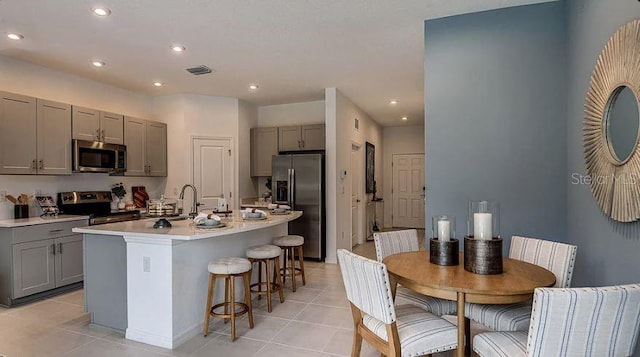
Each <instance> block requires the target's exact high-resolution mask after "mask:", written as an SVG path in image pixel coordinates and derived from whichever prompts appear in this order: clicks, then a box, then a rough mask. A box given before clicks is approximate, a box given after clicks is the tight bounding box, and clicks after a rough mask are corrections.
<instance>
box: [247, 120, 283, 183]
mask: <svg viewBox="0 0 640 357" xmlns="http://www.w3.org/2000/svg"><path fill="white" fill-rule="evenodd" d="M273 155H278V128H254V129H251V176H271V157H272V156H273Z"/></svg>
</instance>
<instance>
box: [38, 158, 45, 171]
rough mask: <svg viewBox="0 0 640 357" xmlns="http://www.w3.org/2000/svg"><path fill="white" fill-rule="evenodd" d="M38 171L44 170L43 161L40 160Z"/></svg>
mask: <svg viewBox="0 0 640 357" xmlns="http://www.w3.org/2000/svg"><path fill="white" fill-rule="evenodd" d="M38 168H39V169H40V170H44V160H40V165H39V167H38Z"/></svg>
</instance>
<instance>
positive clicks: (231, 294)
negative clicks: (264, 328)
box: [202, 258, 253, 342]
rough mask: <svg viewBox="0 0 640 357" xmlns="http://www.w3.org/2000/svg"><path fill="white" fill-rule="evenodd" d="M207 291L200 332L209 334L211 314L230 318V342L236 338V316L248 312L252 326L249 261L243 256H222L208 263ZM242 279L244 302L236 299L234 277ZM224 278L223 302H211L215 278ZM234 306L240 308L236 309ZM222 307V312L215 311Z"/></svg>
mask: <svg viewBox="0 0 640 357" xmlns="http://www.w3.org/2000/svg"><path fill="white" fill-rule="evenodd" d="M208 268H209V291H208V294H207V309H206V310H205V313H204V327H203V328H202V334H203V335H204V337H207V335H208V334H209V318H210V317H211V316H213V317H217V318H222V319H224V321H225V322H226V321H227V319H230V320H231V342H233V341H235V340H236V316H241V315H244V314H245V313H248V314H249V328H253V313H252V311H251V293H250V288H249V283H250V281H249V280H250V279H251V262H249V260H247V259H245V258H224V259H218V260H214V261H212V262H210V263H209V267H208ZM240 277H241V278H242V279H243V280H244V302H239V301H235V300H236V298H235V297H236V286H235V278H240ZM217 278H224V302H221V303H219V304H215V305H213V306H211V305H212V304H213V297H214V292H215V286H216V279H217ZM236 306H237V307H240V310H238V311H236ZM220 307H224V313H219V312H216V311H215V310H216V309H217V308H220Z"/></svg>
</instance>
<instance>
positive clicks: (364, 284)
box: [338, 249, 396, 324]
mask: <svg viewBox="0 0 640 357" xmlns="http://www.w3.org/2000/svg"><path fill="white" fill-rule="evenodd" d="M338 263H340V270H341V271H342V280H343V281H344V287H345V290H346V291H347V299H348V300H349V301H350V302H351V303H352V304H353V305H355V306H356V307H357V308H358V309H360V310H361V311H362V312H364V313H365V314H367V315H370V316H371V317H373V318H375V319H377V320H380V321H382V322H384V323H385V324H390V323H393V322H395V321H396V310H395V308H394V306H393V297H392V296H391V288H390V284H389V273H388V272H387V266H386V265H384V264H382V263H378V262H376V261H374V260H371V259H367V258H365V257H361V256H359V255H357V254H354V253H351V252H349V251H347V250H345V249H338Z"/></svg>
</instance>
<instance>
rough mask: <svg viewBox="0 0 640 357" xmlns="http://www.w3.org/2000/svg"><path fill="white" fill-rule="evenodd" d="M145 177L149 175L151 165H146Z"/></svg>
mask: <svg viewBox="0 0 640 357" xmlns="http://www.w3.org/2000/svg"><path fill="white" fill-rule="evenodd" d="M147 175H151V165H147Z"/></svg>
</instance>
